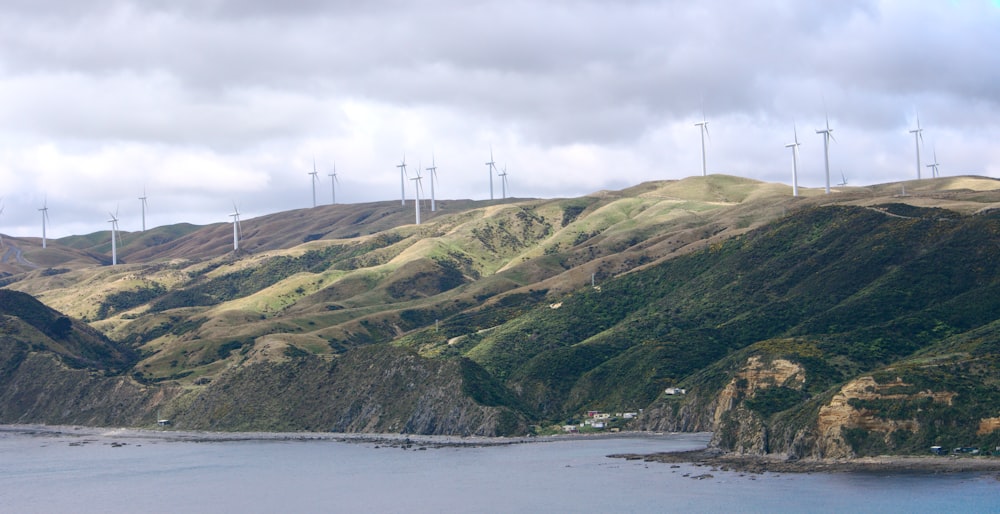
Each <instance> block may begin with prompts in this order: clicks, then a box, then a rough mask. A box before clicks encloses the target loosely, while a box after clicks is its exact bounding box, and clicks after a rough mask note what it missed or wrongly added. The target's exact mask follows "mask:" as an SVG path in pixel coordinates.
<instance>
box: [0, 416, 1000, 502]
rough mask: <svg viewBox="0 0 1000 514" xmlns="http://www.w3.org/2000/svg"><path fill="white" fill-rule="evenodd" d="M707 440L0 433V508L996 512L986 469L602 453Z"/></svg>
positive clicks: (998, 491)
mask: <svg viewBox="0 0 1000 514" xmlns="http://www.w3.org/2000/svg"><path fill="white" fill-rule="evenodd" d="M706 442H707V437H706V436H704V435H690V434H685V435H664V436H660V437H652V436H651V437H623V438H616V439H594V440H574V441H553V442H539V443H528V444H515V445H509V446H489V447H472V448H470V447H449V448H429V449H427V450H423V451H420V450H417V449H416V448H418V446H414V447H413V448H411V449H409V450H404V449H400V448H392V447H388V446H381V447H376V446H377V445H375V444H372V443H345V442H335V441H268V440H259V441H229V442H221V441H220V442H176V441H167V440H162V439H148V438H147V439H143V438H121V437H118V438H116V437H115V436H72V435H58V436H56V435H51V434H49V435H29V434H23V433H10V432H0V512H18V513H31V512H45V513H51V512H67V513H70V512H72V513H86V512H101V513H106V512H171V513H175V512H185V513H197V512H240V513H255V512H400V513H404V512H405V513H421V512H685V513H690V512H1000V480H998V479H997V478H995V477H994V476H993V475H989V474H983V475H976V474H957V475H888V476H883V475H872V474H798V475H797V474H763V475H750V474H742V473H738V472H724V471H712V470H710V469H709V468H707V467H697V466H692V465H681V466H680V467H677V468H675V467H671V465H669V464H660V463H644V462H640V461H625V460H620V459H609V458H607V457H606V455H608V454H611V453H622V452H641V453H650V452H656V451H669V450H685V449H694V448H699V447H702V446H704V445H705V444H706ZM115 443H124V445H123V446H119V445H117V444H115ZM706 473H709V474H711V475H712V477H711V478H703V479H696V478H693V477H695V476H698V475H703V474H706ZM685 475H687V476H685Z"/></svg>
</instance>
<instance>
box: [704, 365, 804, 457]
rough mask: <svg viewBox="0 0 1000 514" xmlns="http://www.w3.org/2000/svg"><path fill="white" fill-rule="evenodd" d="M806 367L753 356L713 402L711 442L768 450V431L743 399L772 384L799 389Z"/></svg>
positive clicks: (742, 450) (760, 451)
mask: <svg viewBox="0 0 1000 514" xmlns="http://www.w3.org/2000/svg"><path fill="white" fill-rule="evenodd" d="M804 383H805V370H804V369H803V368H802V366H800V365H799V364H797V363H795V362H792V361H790V360H787V359H771V360H770V361H766V360H764V359H761V357H760V356H758V355H754V356H752V357H750V358H748V359H747V362H746V364H745V365H744V366H743V368H742V369H740V371H738V372H737V373H736V374H735V375H734V376H733V378H732V379H731V380H730V381H729V383H728V384H726V387H724V388H723V389H722V391H721V392H720V393H719V396H718V400H717V402H716V405H715V412H714V416H713V421H714V422H713V425H714V432H715V435H714V436H713V443H714V444H716V445H718V446H720V447H722V448H726V449H728V450H731V451H734V452H738V453H753V454H763V453H769V452H770V451H771V448H770V441H769V435H770V434H769V430H768V427H767V424H766V423H765V422H764V419H762V418H761V416H760V415H759V414H758V413H756V412H754V411H752V410H750V409H748V408H746V407H745V406H744V405H743V403H742V402H743V400H744V399H747V398H753V397H754V396H755V395H756V394H757V392H758V391H761V390H763V389H768V388H771V387H787V388H790V389H796V390H801V389H802V385H803V384H804Z"/></svg>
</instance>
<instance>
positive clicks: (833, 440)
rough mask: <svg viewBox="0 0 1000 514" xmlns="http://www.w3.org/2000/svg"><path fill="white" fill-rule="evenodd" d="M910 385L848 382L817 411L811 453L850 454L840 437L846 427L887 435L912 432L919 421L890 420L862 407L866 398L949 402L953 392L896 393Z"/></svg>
mask: <svg viewBox="0 0 1000 514" xmlns="http://www.w3.org/2000/svg"><path fill="white" fill-rule="evenodd" d="M910 387H911V385H910V384H907V383H905V382H903V381H902V380H901V379H899V378H897V379H896V380H895V381H893V382H889V383H886V384H879V383H878V382H876V381H875V379H874V378H872V377H870V376H865V377H860V378H858V379H856V380H852V381H851V382H848V383H847V384H845V385H844V386H843V387H841V388H840V391H839V392H838V393H837V394H835V395H834V396H833V398H832V399H831V400H830V401H829V402H828V403H827V404H826V405H824V406H822V407H821V408H820V410H819V417H818V418H817V421H816V446H815V450H814V454H815V456H818V457H829V458H847V457H854V456H855V454H854V451H853V450H852V448H851V446H850V444H848V442H847V440H846V439H845V437H844V434H845V431H846V430H848V429H854V428H860V429H864V430H867V431H869V432H879V433H882V434H884V437H885V438H886V440H887V441H888V438H889V437H890V436H891V435H892V433H893V432H895V431H897V430H907V431H909V432H916V431H917V430H919V429H920V424H919V423H918V422H917V421H916V420H915V419H891V418H886V417H879V416H875V415H874V414H873V411H872V410H871V409H867V408H865V407H863V405H864V402H866V401H878V400H889V401H897V402H898V401H908V400H918V399H921V398H929V399H930V400H931V401H933V402H941V403H945V404H947V405H951V403H952V399H953V398H954V397H955V393H952V392H932V391H919V392H913V393H904V392H898V391H900V390H905V389H907V388H910Z"/></svg>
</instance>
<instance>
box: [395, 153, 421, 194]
mask: <svg viewBox="0 0 1000 514" xmlns="http://www.w3.org/2000/svg"><path fill="white" fill-rule="evenodd" d="M396 167H397V168H399V197H400V201H399V203H400V204H402V205H406V154H403V161H402V162H400V163H399V164H397V165H396ZM418 171H419V170H418Z"/></svg>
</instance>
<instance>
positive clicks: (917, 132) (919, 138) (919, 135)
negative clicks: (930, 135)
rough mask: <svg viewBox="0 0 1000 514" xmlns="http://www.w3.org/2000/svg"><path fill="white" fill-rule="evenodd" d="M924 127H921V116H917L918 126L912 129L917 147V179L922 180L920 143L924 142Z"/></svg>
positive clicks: (911, 132)
mask: <svg viewBox="0 0 1000 514" xmlns="http://www.w3.org/2000/svg"><path fill="white" fill-rule="evenodd" d="M923 131H924V129H922V128H920V116H917V128H915V129H913V130H911V131H910V134H913V144H914V145H915V146H916V147H917V180H920V179H921V178H923V177H921V175H920V143H923V142H924V135H923Z"/></svg>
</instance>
